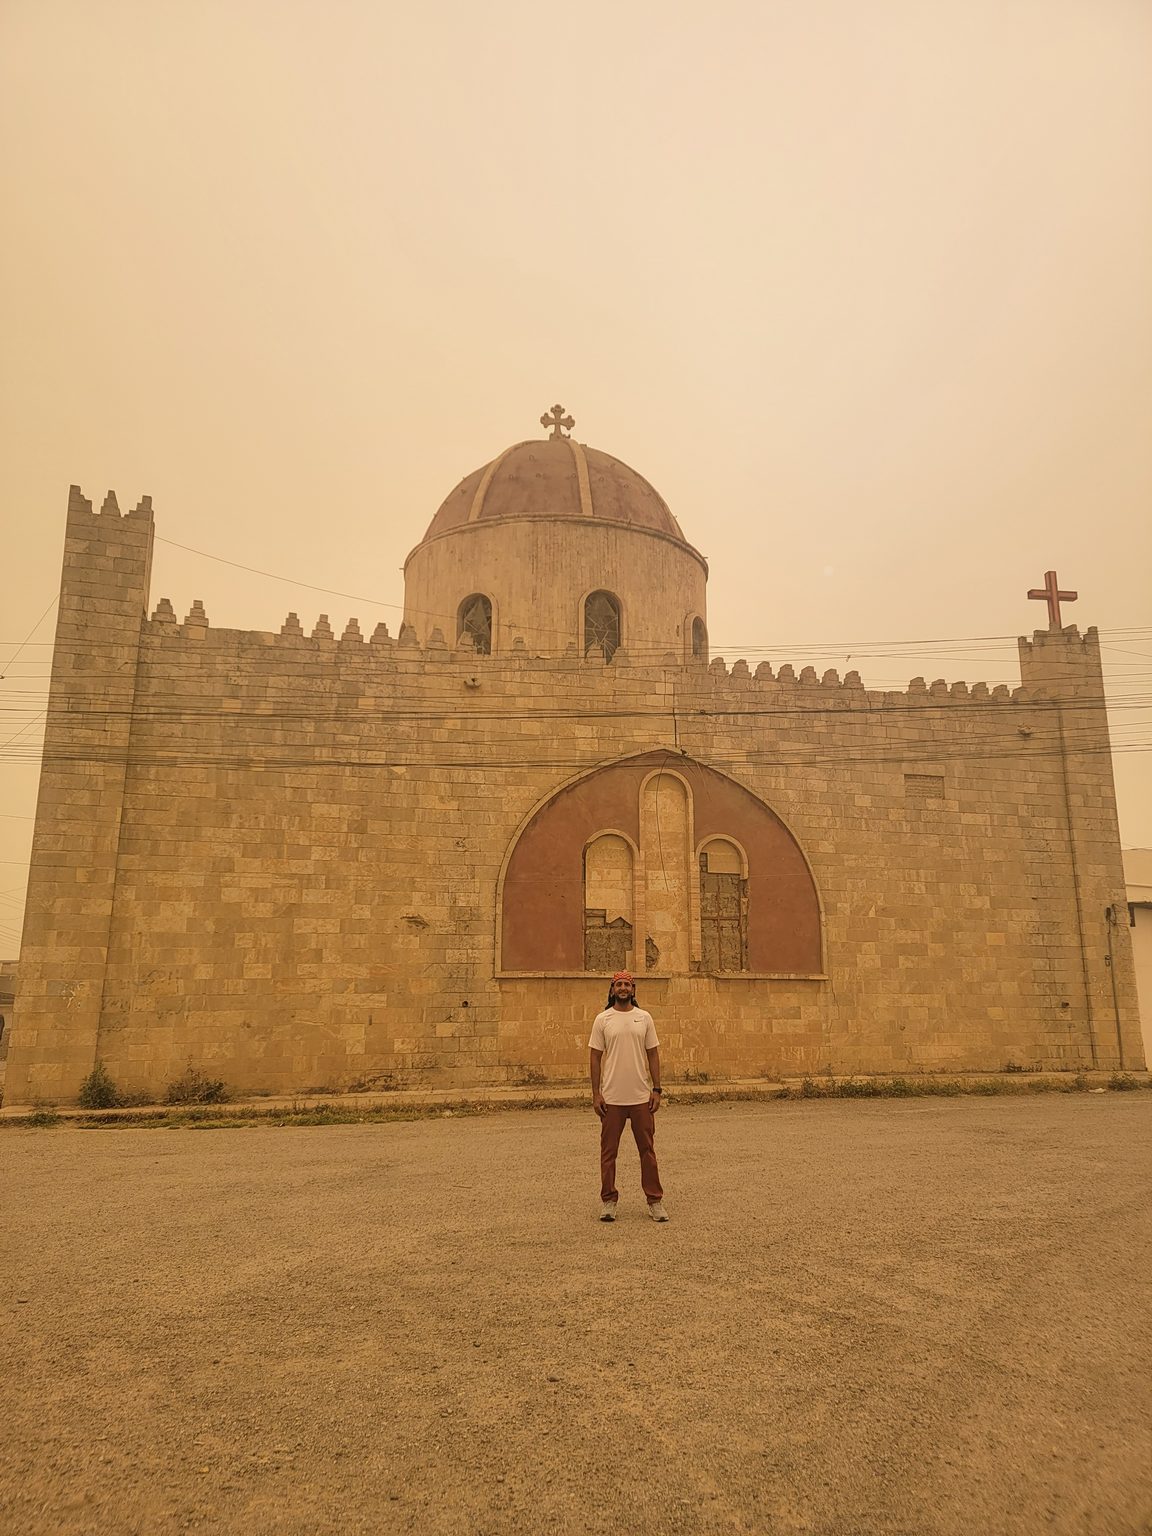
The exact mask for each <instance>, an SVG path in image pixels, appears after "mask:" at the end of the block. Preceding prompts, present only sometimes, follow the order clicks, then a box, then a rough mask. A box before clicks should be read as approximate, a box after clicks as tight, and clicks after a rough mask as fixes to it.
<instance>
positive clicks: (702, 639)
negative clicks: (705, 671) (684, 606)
mask: <svg viewBox="0 0 1152 1536" xmlns="http://www.w3.org/2000/svg"><path fill="white" fill-rule="evenodd" d="M692 660H693V661H707V660H708V631H707V630H706V629H705V628H704V620H703V619H693V620H692Z"/></svg>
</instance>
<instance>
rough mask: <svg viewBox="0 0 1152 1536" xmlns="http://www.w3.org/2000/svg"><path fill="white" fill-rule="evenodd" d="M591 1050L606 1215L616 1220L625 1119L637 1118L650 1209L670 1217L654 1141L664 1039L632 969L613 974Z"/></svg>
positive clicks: (660, 1217) (662, 1217) (634, 1131)
mask: <svg viewBox="0 0 1152 1536" xmlns="http://www.w3.org/2000/svg"><path fill="white" fill-rule="evenodd" d="M588 1052H589V1071H590V1073H591V1076H592V1108H593V1109H594V1110H595V1111H596V1113H597V1114H598V1115H599V1116H600V1220H601V1221H615V1220H616V1202H617V1200H618V1199H619V1196H618V1194H617V1192H616V1153H617V1151H618V1150H619V1147H620V1137H621V1136H622V1135H623V1133H624V1125H625V1122H626V1121H631V1122H632V1135H633V1136H634V1137H635V1140H636V1150H637V1151H638V1152H639V1153H640V1183H641V1185H642V1187H643V1189H644V1193H645V1195H646V1196H647V1198H648V1214H649V1216H651V1218H652V1220H653V1221H667V1220H668V1213H667V1211H665V1209H664V1206H663V1203H662V1202H663V1198H664V1191H663V1190H662V1189H661V1188H660V1170H659V1169H658V1168H657V1166H656V1150H655V1146H654V1139H655V1135H656V1111H657V1110H658V1109H659V1108H660V1092H661V1090H660V1042H659V1040H657V1038H656V1026H655V1024H653V1022H652V1015H651V1014H650V1013H646V1012H645V1010H644V1009H643V1008H637V1006H636V983H635V982H634V981H633V979H632V976H631V973H630V972H629V971H617V972H616V974H615V976H613V978H612V985H611V987H610V988H609V989H608V1007H607V1008H605V1010H604V1012H603V1013H598V1014H597V1015H596V1021H595V1023H594V1024H593V1025H592V1038H591V1039H590V1040H589V1042H588Z"/></svg>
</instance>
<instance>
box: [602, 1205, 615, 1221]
mask: <svg viewBox="0 0 1152 1536" xmlns="http://www.w3.org/2000/svg"><path fill="white" fill-rule="evenodd" d="M600 1220H601V1221H615V1220H616V1202H615V1200H602V1201H601V1202H600Z"/></svg>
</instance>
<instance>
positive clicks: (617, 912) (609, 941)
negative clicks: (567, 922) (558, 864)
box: [584, 831, 636, 975]
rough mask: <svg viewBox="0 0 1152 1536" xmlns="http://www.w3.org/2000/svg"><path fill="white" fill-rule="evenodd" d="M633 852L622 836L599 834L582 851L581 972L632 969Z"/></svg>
mask: <svg viewBox="0 0 1152 1536" xmlns="http://www.w3.org/2000/svg"><path fill="white" fill-rule="evenodd" d="M635 913H636V849H635V848H634V846H633V844H632V841H631V839H630V838H627V837H625V835H624V834H623V833H622V832H615V831H606V832H599V833H597V834H596V836H595V837H593V838H592V839H591V840H590V841H589V842H588V843H587V844H586V845H585V848H584V969H585V970H586V971H596V972H607V973H608V974H609V975H611V973H612V972H613V971H623V970H633V969H635V964H636V962H635V955H634V952H633V933H634V928H635Z"/></svg>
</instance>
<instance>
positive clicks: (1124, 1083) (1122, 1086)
mask: <svg viewBox="0 0 1152 1536" xmlns="http://www.w3.org/2000/svg"><path fill="white" fill-rule="evenodd" d="M1108 1086H1109V1088H1111V1090H1112V1092H1113V1093H1127V1092H1128V1091H1129V1090H1130V1089H1132V1088H1139V1086H1140V1084H1139V1083H1138V1082H1137V1081H1136V1079H1135V1078H1134V1077H1131V1076H1130V1075H1129V1074H1128V1073H1127V1072H1113V1074H1112V1076H1111V1077H1110V1078H1109V1079H1108Z"/></svg>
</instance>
